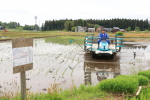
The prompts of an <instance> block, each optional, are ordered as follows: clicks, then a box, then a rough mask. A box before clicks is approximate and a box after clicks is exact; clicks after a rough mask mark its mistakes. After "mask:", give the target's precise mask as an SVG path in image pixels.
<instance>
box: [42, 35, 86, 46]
mask: <svg viewBox="0 0 150 100" xmlns="http://www.w3.org/2000/svg"><path fill="white" fill-rule="evenodd" d="M84 38H85V37H81V36H59V37H50V38H45V41H46V42H52V43H58V44H72V43H76V44H78V45H80V44H81V45H83V43H84V42H83V41H84ZM70 40H73V41H71V42H70Z"/></svg>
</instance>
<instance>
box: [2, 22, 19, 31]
mask: <svg viewBox="0 0 150 100" xmlns="http://www.w3.org/2000/svg"><path fill="white" fill-rule="evenodd" d="M0 26H2V27H3V29H6V28H7V29H13V28H16V27H20V23H17V22H9V23H6V22H4V23H3V22H1V21H0Z"/></svg>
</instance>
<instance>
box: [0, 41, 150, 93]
mask: <svg viewBox="0 0 150 100" xmlns="http://www.w3.org/2000/svg"><path fill="white" fill-rule="evenodd" d="M124 45H125V47H124V48H122V50H121V52H120V53H117V54H116V56H115V58H114V59H109V58H108V57H104V56H102V57H98V58H96V59H91V58H90V57H89V54H85V52H84V50H83V49H82V48H81V47H80V46H78V45H75V44H72V45H60V44H52V43H49V42H45V39H34V46H33V52H34V54H33V70H30V71H27V72H26V77H27V88H28V90H29V91H31V92H46V91H43V90H46V89H47V88H48V87H50V86H51V84H54V83H56V84H59V87H60V88H62V89H66V88H70V86H72V85H76V86H79V85H80V84H88V83H90V84H93V85H95V84H97V83H98V82H100V81H101V80H104V79H110V78H114V77H116V76H117V75H120V74H124V75H129V74H136V73H137V72H138V71H140V70H148V69H150V67H149V65H150V45H149V43H146V42H134V43H133V42H125V44H124ZM18 90H19V91H20V74H19V73H18V74H12V44H11V41H7V42H1V43H0V91H3V92H8V91H11V92H16V91H18Z"/></svg>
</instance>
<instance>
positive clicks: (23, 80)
mask: <svg viewBox="0 0 150 100" xmlns="http://www.w3.org/2000/svg"><path fill="white" fill-rule="evenodd" d="M20 79H21V100H26V72H25V71H24V70H23V71H22V72H20Z"/></svg>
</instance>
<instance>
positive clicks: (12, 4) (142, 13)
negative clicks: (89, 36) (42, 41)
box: [0, 0, 150, 25]
mask: <svg viewBox="0 0 150 100" xmlns="http://www.w3.org/2000/svg"><path fill="white" fill-rule="evenodd" d="M149 4H150V1H149V0H142V1H141V0H3V1H1V6H0V21H2V22H10V21H16V22H20V24H21V25H24V24H30V25H33V24H34V16H35V15H37V16H38V23H39V21H40V22H41V23H42V22H44V21H45V20H52V19H65V18H68V19H70V18H72V19H78V18H82V19H90V18H93V19H104V18H105V19H111V18H134V19H146V18H149V17H150V12H149V9H150V6H149Z"/></svg>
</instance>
